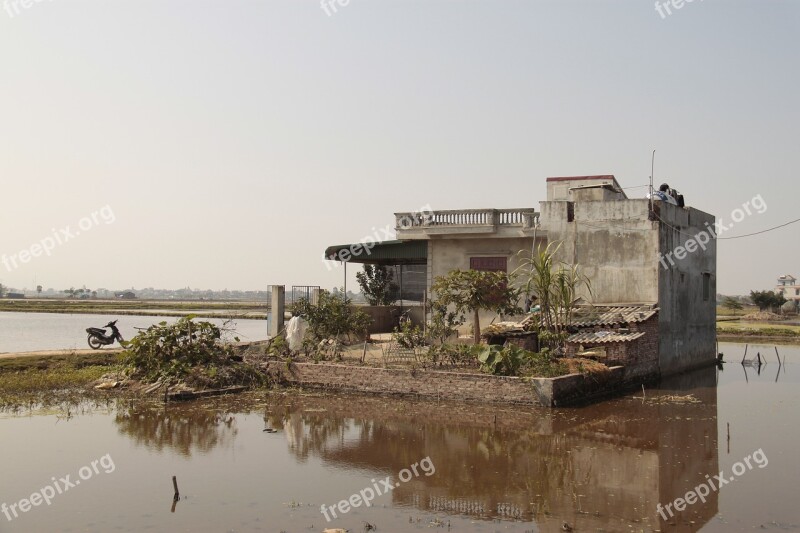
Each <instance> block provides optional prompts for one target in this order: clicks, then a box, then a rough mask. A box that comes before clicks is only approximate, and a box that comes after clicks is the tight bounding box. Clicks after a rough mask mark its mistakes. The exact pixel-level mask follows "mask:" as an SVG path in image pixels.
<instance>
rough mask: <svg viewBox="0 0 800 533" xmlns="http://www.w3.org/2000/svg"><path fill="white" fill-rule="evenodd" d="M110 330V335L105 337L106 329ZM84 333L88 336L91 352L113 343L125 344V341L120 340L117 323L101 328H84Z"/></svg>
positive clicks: (110, 323)
mask: <svg viewBox="0 0 800 533" xmlns="http://www.w3.org/2000/svg"><path fill="white" fill-rule="evenodd" d="M105 328H111V334H110V335H106V329H105ZM86 333H88V334H89V337H88V339H87V340H88V341H89V346H91V347H92V349H93V350H97V349H99V348H101V347H103V346H108V345H109V344H114V341H119V343H120V344H122V343H123V342H125V339H123V338H122V335H120V333H119V330H118V329H117V321H116V320H115V321H113V322H109V323H108V324H106V325H105V326H103V327H102V328H86Z"/></svg>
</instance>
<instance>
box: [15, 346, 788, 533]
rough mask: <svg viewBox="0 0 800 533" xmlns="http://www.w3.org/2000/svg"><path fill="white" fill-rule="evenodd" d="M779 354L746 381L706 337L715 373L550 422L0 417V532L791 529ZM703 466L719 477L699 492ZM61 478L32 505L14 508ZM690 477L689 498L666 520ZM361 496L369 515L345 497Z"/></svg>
mask: <svg viewBox="0 0 800 533" xmlns="http://www.w3.org/2000/svg"><path fill="white" fill-rule="evenodd" d="M778 349H779V350H780V353H781V356H785V358H786V364H785V365H782V366H780V367H779V365H778V364H777V361H776V359H775V354H774V350H773V348H772V347H767V346H750V347H749V350H748V357H749V356H750V355H755V354H756V353H757V352H760V353H761V355H762V357H764V356H766V358H767V361H768V363H767V364H766V366H762V367H761V369H760V373H759V371H758V369H757V368H745V367H742V366H741V365H740V364H739V363H738V361H739V360H740V359H741V356H742V353H743V351H744V346H743V345H738V344H727V343H722V344H721V345H720V350H721V351H723V352H724V353H725V355H726V359H728V360H731V361H735V362H731V363H727V364H725V365H724V370H721V371H720V370H717V369H716V368H707V369H703V370H700V371H697V372H693V373H691V374H686V375H683V376H680V377H677V378H674V379H670V380H666V381H664V382H663V383H662V384H661V385H660V388H659V389H655V388H649V389H647V390H645V391H644V394H643V393H642V391H636V392H634V393H632V394H630V395H628V396H625V397H621V398H617V399H613V400H609V401H605V402H601V403H598V404H594V405H590V406H586V407H579V408H569V409H567V408H563V409H553V410H547V409H538V408H521V407H511V406H499V407H498V406H479V405H459V404H451V403H444V402H443V403H437V402H428V401H412V400H397V399H390V398H373V397H360V396H341V395H322V394H320V395H301V394H299V393H295V392H291V393H288V392H287V393H280V394H278V393H276V394H270V395H267V394H259V395H249V396H241V397H235V398H220V399H217V400H214V401H208V402H203V403H200V402H198V403H191V404H180V405H169V406H167V407H165V406H163V405H160V404H146V403H141V402H138V403H137V402H124V401H120V402H115V403H111V402H110V403H109V405H108V406H104V405H103V406H98V405H95V406H91V407H90V406H86V405H84V406H81V407H78V408H71V409H69V412H67V410H66V409H61V410H59V411H56V412H51V413H41V414H37V413H35V412H33V413H28V412H26V411H22V412H17V413H5V414H4V415H3V418H1V419H0V442H2V443H3V444H2V446H3V454H2V458H1V459H0V464H2V470H0V472H2V484H0V503H3V502H5V504H6V505H11V504H16V505H17V507H15V509H17V511H16V512H17V516H16V517H14V516H13V514H11V513H10V516H11V520H8V519H7V518H8V517H6V516H4V515H3V514H0V530H2V531H9V532H14V531H26V532H27V531H75V532H77V531H103V532H105V531H169V532H178V531H192V532H194V531H209V532H223V531H236V532H239V531H241V532H247V531H269V532H275V533H278V532H280V531H285V532H287V533H293V532H311V533H320V532H321V531H322V530H323V529H324V528H325V527H340V528H346V529H349V530H350V531H351V532H354V533H355V532H361V531H364V530H365V529H364V528H365V523H369V524H372V525H375V526H377V531H378V532H379V533H380V532H382V531H383V532H407V531H408V532H410V531H440V530H441V531H454V532H462V531H465V532H473V531H474V532H482V531H485V532H501V531H503V532H504V531H514V532H537V531H546V532H557V531H563V530H564V529H562V528H563V527H566V526H564V522H566V523H567V524H568V526H569V527H571V528H573V530H574V531H576V532H584V531H608V532H612V531H613V532H634V531H636V532H638V531H656V530H660V531H670V532H671V531H676V532H683V531H704V532H717V531H720V532H721V531H753V530H759V531H760V530H768V531H800V508H798V506H797V495H796V486H795V485H796V483H797V480H798V474H800V462H798V461H797V453H796V449H797V446H796V443H797V441H798V437H800V429H798V424H797V421H798V417H797V406H798V405H800V387H798V385H799V383H798V382H799V381H800V347H797V346H780V347H779V348H778ZM728 427H730V432H728ZM265 428H272V429H277V431H276V432H274V433H270V432H265V431H263V430H264V429H265ZM728 436H730V438H728ZM745 458H747V460H746V461H747V462H749V467H748V466H747V465H746V464H745ZM92 461H95V466H96V467H97V469H96V470H92V469H91V468H89V466H90V465H91V463H92ZM112 463H113V464H112ZM82 467H87V468H82ZM112 467H113V468H112ZM720 472H722V475H723V476H724V477H725V478H726V479H727V478H731V479H732V481H729V482H727V483H726V484H725V485H724V486H722V487H721V488H720V489H719V490H711V489H710V488H709V486H708V485H707V484H706V483H708V480H709V479H712V480H713V479H714V478H713V476H716V475H719V474H720ZM68 474H70V475H71V479H70V480H69V482H70V483H75V486H72V487H69V489H68V490H67V491H66V492H63V493H62V494H56V495H55V496H53V497H51V498H49V499H50V501H51V503H50V505H46V502H44V501H41V502H40V505H39V506H37V507H32V508H30V509H29V510H28V511H27V512H21V511H19V503H18V502H19V501H20V500H22V499H23V498H30V496H31V494H32V493H34V492H40V493H41V491H42V490H43V489H44V488H45V487H46V486H48V484H49V485H51V486H52V485H53V484H54V483H59V484H62V483H61V481H60V479H61V478H63V477H64V476H66V475H68ZM81 474H83V476H81ZM173 475H175V476H177V483H178V486H179V490H180V494H181V499H180V500H179V501H178V502H176V503H175V504H174V507H173V487H172V476H173ZM54 478H55V479H54ZM387 478H388V481H387V484H388V485H390V486H391V487H392V490H391V491H390V490H388V489H387V488H385V487H386V485H384V484H383V483H382V480H386V479H387ZM77 481H80V485H78V484H77ZM717 483H718V482H717ZM701 484H703V485H704V487H705V489H698V490H697V492H698V493H704V494H703V500H704V501H694V499H693V501H694V503H693V504H690V505H687V506H686V507H685V508H683V511H682V512H678V511H675V510H674V509H675V504H674V503H673V501H674V500H675V499H676V498H686V493H687V491H689V490H692V489H694V488H695V487H698V486H699V485H701ZM375 487H377V491H379V492H383V491H385V492H386V493H385V494H381V495H377V494H375V495H374V498H373V499H372V501H371V502H370V506H369V507H367V506H365V505H363V504H362V503H361V502H362V501H363V500H361V499H357V498H355V497H354V496H353V495H357V494H360V493H362V491H363V494H364V497H367V498H369V497H370V492H368V491H367V490H366V489H370V490H371V492H373V493H375V492H376V490H375ZM59 488H61V485H59ZM716 488H717V487H716V483H715V486H714V489H716ZM49 492H54V490H50V491H49ZM49 492H48V494H49ZM351 497H352V498H353V502H355V503H358V504H359V505H358V506H357V507H355V508H351V509H349V510H348V511H347V512H343V511H342V510H341V508H340V507H339V505H340V504H339V502H340V501H343V500H349V499H351ZM359 498H361V497H360V496H359ZM35 499H37V500H38V498H35ZM659 504H661V506H662V508H663V507H665V506H667V505H668V504H669V505H670V506H671V507H670V511H671V512H672V513H673V514H674V516H673V517H670V516H669V515H668V514H667V512H666V511H665V512H664V513H665V515H666V516H667V519H668V520H666V521H665V520H663V519H661V518H660V516H659V514H658V512H657V510H656V509H657V505H659ZM321 505H325V506H326V510H327V514H328V516H329V517H330V518H331V521H330V522H328V521H326V519H325V516H324V515H323V514H322V513H321V510H320V506H321ZM341 505H342V508H346V507H347V506H346V505H344V504H341ZM348 505H349V504H348ZM331 506H332V507H333V511H332V510H331V509H330V507H331ZM25 507H26V508H27V505H26V506H25ZM334 512H335V513H336V517H335V518H334V517H333V516H331V515H332V514H333V513H334Z"/></svg>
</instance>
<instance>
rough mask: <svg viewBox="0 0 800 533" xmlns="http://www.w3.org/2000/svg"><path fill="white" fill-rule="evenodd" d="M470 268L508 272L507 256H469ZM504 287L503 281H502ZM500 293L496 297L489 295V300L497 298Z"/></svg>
mask: <svg viewBox="0 0 800 533" xmlns="http://www.w3.org/2000/svg"><path fill="white" fill-rule="evenodd" d="M469 268H470V270H479V271H482V272H502V273H503V274H506V273H507V272H508V258H507V257H470V258H469ZM503 286H504V287H505V283H503ZM499 299H500V295H499V294H498V295H497V297H495V296H491V297H489V300H490V301H495V300H499Z"/></svg>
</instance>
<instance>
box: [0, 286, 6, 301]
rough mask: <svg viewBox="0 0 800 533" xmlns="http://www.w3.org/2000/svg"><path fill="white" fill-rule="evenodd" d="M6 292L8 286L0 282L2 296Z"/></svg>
mask: <svg viewBox="0 0 800 533" xmlns="http://www.w3.org/2000/svg"><path fill="white" fill-rule="evenodd" d="M5 293H6V288H5V287H3V284H2V283H0V298H2V297H3V296H4V295H5Z"/></svg>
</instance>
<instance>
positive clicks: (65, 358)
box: [0, 352, 119, 390]
mask: <svg viewBox="0 0 800 533" xmlns="http://www.w3.org/2000/svg"><path fill="white" fill-rule="evenodd" d="M118 361H119V353H103V352H97V353H91V354H80V355H79V354H74V353H64V354H56V355H40V356H27V357H8V358H5V357H4V358H0V374H5V373H8V372H21V371H25V370H47V369H49V368H52V367H55V366H63V365H68V366H69V365H71V366H72V367H73V368H82V367H86V366H109V365H115V364H117V362H118ZM0 390H2V389H0Z"/></svg>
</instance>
